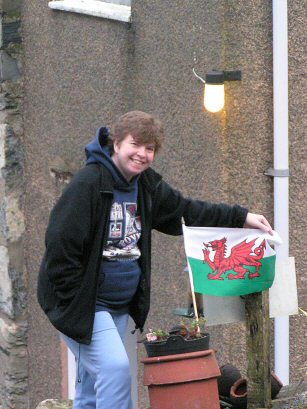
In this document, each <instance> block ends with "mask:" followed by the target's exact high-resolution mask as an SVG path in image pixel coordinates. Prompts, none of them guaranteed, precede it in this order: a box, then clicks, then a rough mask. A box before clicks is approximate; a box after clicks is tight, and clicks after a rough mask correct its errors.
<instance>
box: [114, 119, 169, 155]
mask: <svg viewBox="0 0 307 409" xmlns="http://www.w3.org/2000/svg"><path fill="white" fill-rule="evenodd" d="M127 135H131V136H133V138H135V140H136V141H137V142H138V143H141V144H147V143H154V145H155V153H157V152H158V151H159V150H160V149H161V146H162V143H163V140H164V129H163V125H162V122H161V121H160V120H159V119H158V118H155V117H154V116H153V115H150V114H147V113H146V112H142V111H130V112H127V113H126V114H124V115H122V116H120V117H119V118H118V119H117V121H116V122H115V123H114V125H113V126H112V127H111V135H110V136H111V139H112V142H115V141H116V142H121V141H123V140H124V139H125V138H126V136H127Z"/></svg>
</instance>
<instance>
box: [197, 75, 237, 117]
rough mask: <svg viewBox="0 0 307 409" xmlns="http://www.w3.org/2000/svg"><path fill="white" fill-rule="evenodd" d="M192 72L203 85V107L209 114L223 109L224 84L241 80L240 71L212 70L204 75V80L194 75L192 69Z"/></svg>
mask: <svg viewBox="0 0 307 409" xmlns="http://www.w3.org/2000/svg"><path fill="white" fill-rule="evenodd" d="M193 72H194V75H195V76H196V77H197V78H198V79H199V80H201V82H202V83H203V84H205V89H204V106H205V108H206V110H207V111H209V112H218V111H220V110H221V109H222V108H223V107H224V103H225V92H224V82H225V81H240V80H241V71H217V70H213V71H210V72H208V73H207V74H206V79H205V80H204V79H203V78H201V77H200V76H199V75H197V74H196V72H195V70H194V68H193Z"/></svg>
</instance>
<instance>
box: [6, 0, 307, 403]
mask: <svg viewBox="0 0 307 409" xmlns="http://www.w3.org/2000/svg"><path fill="white" fill-rule="evenodd" d="M288 3H289V4H288V9H289V137H290V168H291V173H292V176H291V178H290V205H291V207H290V235H291V237H290V255H291V256H295V258H296V270H297V283H298V289H299V304H300V305H301V306H302V307H303V308H304V307H305V309H306V308H307V306H306V304H307V299H306V291H305V288H306V275H305V272H306V258H305V256H304V239H305V236H306V219H307V214H306V213H307V212H306V210H307V209H306V207H307V205H306V201H305V200H304V197H305V192H304V186H305V183H306V173H307V164H306V136H305V134H304V131H305V128H306V119H305V116H304V103H305V99H304V98H305V93H304V89H303V80H304V79H305V74H304V70H305V66H306V55H305V54H304V48H303V38H304V27H305V25H306V21H305V17H304V4H303V3H304V2H302V1H301V0H291V2H288ZM21 6H22V9H21ZM0 7H1V9H0V10H1V33H2V36H1V39H2V40H1V50H0V53H1V70H0V72H1V75H2V77H1V94H0V98H1V101H0V108H1V110H0V166H1V174H0V190H1V206H0V224H1V229H0V274H1V280H0V408H1V409H8V408H16V409H23V408H31V409H33V408H35V407H36V405H37V403H38V402H40V401H42V400H44V399H47V398H60V397H61V396H62V393H63V389H64V388H63V386H65V385H63V380H62V379H63V377H62V370H63V368H64V366H65V363H64V361H63V358H62V353H61V346H60V342H59V337H58V334H57V333H56V331H55V330H54V329H53V328H52V327H51V325H50V324H49V323H48V321H47V320H46V318H45V317H44V315H43V313H42V312H41V310H40V308H39V306H38V304H37V301H36V283H37V272H38V268H39V262H40V259H41V256H42V253H43V248H44V232H45V228H46V224H47V221H48V215H49V212H50V210H51V208H52V206H53V205H54V203H55V201H56V199H57V197H58V196H59V194H60V192H61V190H62V188H63V187H64V186H65V184H66V182H67V181H68V180H69V179H70V177H71V176H72V175H73V174H74V173H75V172H76V170H77V169H78V168H80V167H81V166H82V164H83V160H84V154H83V147H84V145H85V144H86V143H87V142H88V141H89V140H90V139H91V138H93V136H94V134H95V130H96V128H97V127H98V126H100V125H101V124H102V123H104V124H109V123H110V122H111V121H112V120H113V119H114V118H116V117H117V116H118V115H119V114H122V113H124V112H125V111H128V110H131V109H141V110H144V111H148V112H151V113H153V114H156V115H157V116H159V117H160V118H161V119H162V120H163V122H164V124H165V128H166V133H167V140H166V143H165V147H164V149H163V152H162V154H161V155H159V156H158V157H157V160H156V164H155V168H156V169H157V170H158V171H159V172H161V173H163V175H164V178H165V179H166V180H167V181H169V182H170V183H171V184H173V185H174V186H175V187H177V188H179V189H180V190H182V192H183V193H184V194H186V195H189V196H193V197H195V198H199V199H206V200H210V201H218V202H219V201H224V202H228V203H232V204H233V203H239V204H241V205H243V206H247V207H249V208H250V209H251V210H253V211H255V212H263V213H264V214H266V215H267V217H268V218H269V219H270V220H271V221H272V222H273V183H272V180H271V179H270V178H268V177H267V176H264V175H263V172H264V171H265V170H267V169H268V168H269V167H270V166H272V162H273V119H272V116H273V112H272V104H273V95H272V10H271V8H272V2H271V1H265V2H264V1H261V0H255V1H250V2H246V1H243V0H228V1H222V0H209V1H207V2H203V1H201V0H184V1H180V2H167V1H149V0H132V19H133V20H132V24H127V23H121V22H117V21H111V20H107V19H102V18H96V17H91V16H85V15H80V14H73V13H64V12H60V11H53V10H50V9H49V8H48V0H27V1H21V0H0ZM20 9H21V10H20ZM20 11H22V13H21V20H22V25H21V27H22V39H23V42H22V43H21V38H20V35H19V33H20ZM8 35H9V36H10V41H8V40H5V38H9V37H6V36H8ZM22 55H23V57H22ZM21 62H23V64H21ZM193 67H194V68H195V70H196V72H197V73H198V74H199V75H201V76H205V73H206V72H207V71H209V70H211V69H241V70H242V76H243V79H242V81H241V82H234V83H227V84H226V105H225V109H224V110H223V111H222V112H221V113H218V114H209V113H208V112H206V111H204V109H203V108H202V93H203V88H202V84H201V83H200V82H199V81H198V80H197V79H196V78H195V76H194V75H193V72H192V69H193ZM5 72H9V74H8V76H5V75H4V74H3V73H5ZM21 101H23V104H21ZM21 114H22V116H21ZM181 249H182V240H181V239H180V238H172V237H167V236H165V235H162V234H158V233H155V234H154V248H153V272H152V273H153V274H152V275H153V280H152V281H153V282H152V287H153V292H152V309H151V313H150V316H149V318H148V326H149V327H150V326H154V327H156V326H163V327H170V326H171V325H172V324H174V323H175V322H176V320H175V318H174V316H173V315H172V310H173V309H174V308H176V307H178V306H185V305H186V299H187V296H186V277H185V273H184V272H183V269H184V267H185V260H184V257H183V255H182V251H181ZM290 323H291V326H290V331H291V336H290V342H291V345H290V355H291V359H290V363H291V382H293V381H295V380H299V379H301V378H302V376H303V372H302V371H301V370H300V369H299V368H301V367H302V366H303V365H302V364H303V362H304V359H305V358H304V353H305V350H304V342H305V341H304V340H305V338H306V331H307V329H306V323H305V321H304V319H303V317H298V316H297V317H291V320H290ZM244 333H245V328H244V324H231V325H224V326H216V327H211V328H210V334H211V338H212V341H211V343H212V346H213V347H214V348H215V349H217V350H218V359H219V362H220V363H221V364H222V363H225V362H231V363H233V364H235V365H237V366H238V367H239V368H240V369H241V371H242V372H243V373H244V371H245V370H246V368H245V365H246V359H245V336H244ZM140 338H141V336H140ZM272 339H273V333H272ZM26 345H27V349H26ZM138 349H139V357H141V356H143V355H144V351H143V346H142V345H140V346H139V348H138ZM272 349H273V348H272ZM26 352H27V353H26ZM272 364H273V362H272ZM139 372H140V387H139V408H140V409H144V408H145V407H147V406H148V405H147V402H148V399H147V391H146V389H145V388H144V387H143V386H142V382H141V377H142V366H141V365H139Z"/></svg>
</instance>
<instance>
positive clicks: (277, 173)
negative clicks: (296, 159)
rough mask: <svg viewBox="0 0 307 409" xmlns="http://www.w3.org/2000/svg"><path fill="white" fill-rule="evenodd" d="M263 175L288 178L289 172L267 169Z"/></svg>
mask: <svg viewBox="0 0 307 409" xmlns="http://www.w3.org/2000/svg"><path fill="white" fill-rule="evenodd" d="M263 174H264V175H266V176H273V177H279V178H288V177H289V176H290V170H289V169H274V168H269V169H268V170H266V171H264V172H263Z"/></svg>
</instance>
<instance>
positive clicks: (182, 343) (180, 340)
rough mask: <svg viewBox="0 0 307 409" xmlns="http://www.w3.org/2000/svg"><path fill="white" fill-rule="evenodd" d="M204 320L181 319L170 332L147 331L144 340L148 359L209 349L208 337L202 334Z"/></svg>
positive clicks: (202, 318)
mask: <svg viewBox="0 0 307 409" xmlns="http://www.w3.org/2000/svg"><path fill="white" fill-rule="evenodd" d="M205 322H206V320H205V318H204V317H200V318H198V319H193V320H187V319H185V320H184V319H182V321H181V323H180V325H178V326H176V327H174V328H172V329H171V330H170V331H165V330H163V329H160V328H158V329H155V330H152V329H149V332H148V333H147V334H146V339H145V340H144V345H145V348H146V351H147V355H148V357H154V356H165V355H172V354H183V353H186V352H195V351H204V350H207V349H209V340H210V335H209V334H208V333H206V332H204V325H205Z"/></svg>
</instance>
